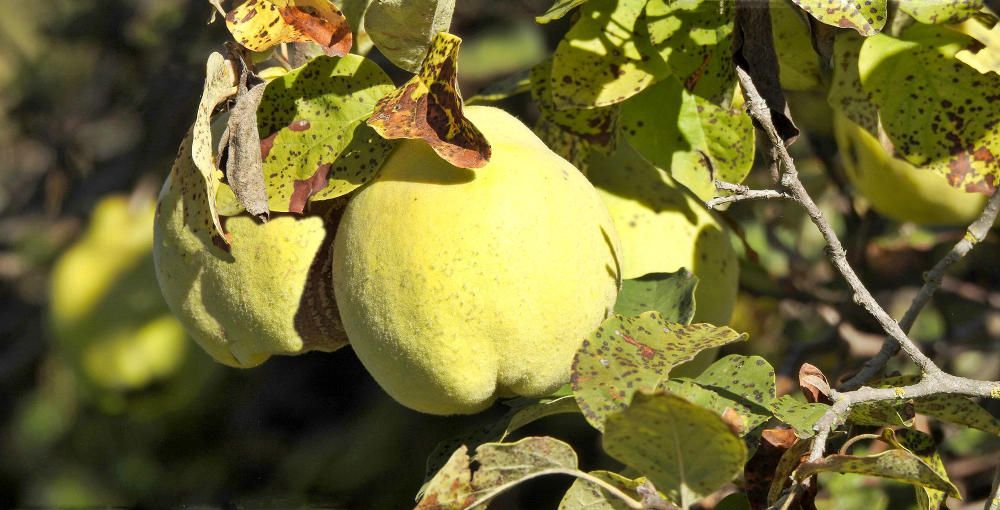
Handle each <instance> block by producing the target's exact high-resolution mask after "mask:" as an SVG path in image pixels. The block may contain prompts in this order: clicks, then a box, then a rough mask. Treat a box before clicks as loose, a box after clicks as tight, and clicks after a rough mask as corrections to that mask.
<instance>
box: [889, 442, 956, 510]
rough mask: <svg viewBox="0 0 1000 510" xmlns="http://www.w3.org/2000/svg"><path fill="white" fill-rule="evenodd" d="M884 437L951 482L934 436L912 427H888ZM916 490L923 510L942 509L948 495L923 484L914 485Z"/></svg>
mask: <svg viewBox="0 0 1000 510" xmlns="http://www.w3.org/2000/svg"><path fill="white" fill-rule="evenodd" d="M882 437H883V439H884V440H885V441H886V442H888V443H890V444H892V445H893V446H895V447H896V448H902V449H904V450H906V451H908V452H910V453H912V454H914V455H916V456H917V457H919V458H920V459H921V460H923V461H924V463H925V464H927V466H928V467H930V468H931V469H933V470H934V472H935V473H937V474H938V476H940V477H941V478H943V479H945V480H947V481H948V482H951V480H950V479H949V478H948V472H947V471H945V469H944V462H942V461H941V456H940V455H939V454H938V452H937V445H936V444H934V438H932V437H931V436H929V435H927V434H924V433H923V432H920V431H917V430H912V429H900V430H898V431H893V430H892V429H889V428H887V429H885V430H883V431H882ZM914 490H915V491H916V495H917V504H918V506H919V508H920V509H921V510H938V509H940V508H941V505H942V504H944V500H945V497H946V496H947V495H946V494H945V493H944V492H943V491H940V490H937V489H930V488H927V487H922V486H918V487H914Z"/></svg>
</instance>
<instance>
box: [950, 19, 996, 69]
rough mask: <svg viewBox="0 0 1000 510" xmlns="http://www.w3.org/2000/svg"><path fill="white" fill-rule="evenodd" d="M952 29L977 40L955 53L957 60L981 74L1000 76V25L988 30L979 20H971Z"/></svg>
mask: <svg viewBox="0 0 1000 510" xmlns="http://www.w3.org/2000/svg"><path fill="white" fill-rule="evenodd" d="M951 28H954V29H955V30H958V31H959V32H962V33H963V34H965V35H968V36H969V37H972V38H973V39H975V40H976V42H975V43H974V44H971V45H970V46H968V47H966V48H965V49H963V50H959V51H958V53H955V58H957V59H958V60H960V61H962V62H965V63H966V64H968V65H969V66H971V67H972V68H973V69H975V70H976V71H979V72H980V73H983V74H986V73H994V74H1000V23H996V24H994V25H993V28H988V27H987V26H986V25H984V24H983V23H982V21H980V20H979V19H976V18H970V19H967V20H965V21H964V22H962V23H961V24H959V25H956V26H954V27H951Z"/></svg>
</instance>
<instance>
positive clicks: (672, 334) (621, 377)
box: [571, 312, 746, 429]
mask: <svg viewBox="0 0 1000 510" xmlns="http://www.w3.org/2000/svg"><path fill="white" fill-rule="evenodd" d="M745 339H746V336H745V335H741V334H739V333H737V332H735V331H733V330H732V329H729V328H728V327H725V326H713V325H711V324H690V325H686V326H685V325H684V324H680V323H675V322H669V321H667V320H665V319H664V318H663V316H661V315H660V314H659V313H658V312H646V313H643V314H641V315H639V316H638V317H623V316H621V315H615V316H613V317H611V318H609V319H607V320H605V321H604V323H603V324H601V326H600V327H599V328H597V330H596V331H594V332H593V333H591V335H590V336H589V337H587V339H586V340H584V342H583V345H582V346H581V347H580V350H579V351H577V353H576V357H575V358H574V360H573V373H572V377H571V381H572V385H573V392H574V395H575V396H576V399H577V403H578V404H579V405H580V410H581V411H582V412H583V415H584V416H585V417H586V418H587V421H589V422H590V424H591V425H593V426H594V427H595V428H597V429H602V428H603V423H604V419H605V418H606V417H607V415H608V414H609V413H612V412H614V411H618V410H621V409H624V408H625V407H626V406H628V402H629V401H630V400H631V398H632V395H633V394H634V393H635V392H636V391H639V390H640V389H655V388H657V387H659V385H660V383H661V382H662V381H664V380H666V379H667V376H668V375H669V373H670V370H671V369H672V368H674V367H676V366H677V365H680V364H681V363H684V362H686V361H690V360H691V359H693V358H694V356H695V355H696V354H698V353H699V352H701V351H703V350H705V349H712V348H715V347H720V346H722V345H726V344H729V343H732V342H736V341H740V340H745Z"/></svg>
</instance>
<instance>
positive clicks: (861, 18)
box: [792, 0, 886, 37]
mask: <svg viewBox="0 0 1000 510" xmlns="http://www.w3.org/2000/svg"><path fill="white" fill-rule="evenodd" d="M792 1H793V2H795V4H796V5H798V6H799V7H801V8H802V10H804V11H806V12H807V13H809V14H810V15H811V16H812V17H814V18H816V19H817V20H819V21H821V22H823V23H826V24H827V25H832V26H835V27H840V28H852V29H854V30H857V32H858V33H859V34H861V35H863V36H866V37H867V36H871V35H875V34H877V33H879V31H881V30H882V27H884V26H885V19H886V18H885V16H886V13H885V11H886V0H792Z"/></svg>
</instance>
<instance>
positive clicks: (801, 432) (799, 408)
mask: <svg viewBox="0 0 1000 510" xmlns="http://www.w3.org/2000/svg"><path fill="white" fill-rule="evenodd" d="M829 409H830V406H828V405H825V404H809V403H806V402H801V401H798V400H795V399H794V398H792V397H790V396H788V395H785V396H783V397H781V398H779V399H777V400H774V401H772V402H771V412H772V413H774V417H775V418H777V419H779V420H781V422H782V423H787V424H788V425H791V426H792V428H793V429H795V435H797V436H799V437H801V438H802V439H807V438H810V437H813V436H814V435H816V431H814V430H813V425H815V424H816V421H817V420H819V419H820V418H821V417H822V416H823V414H824V413H826V411H827V410H829Z"/></svg>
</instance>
